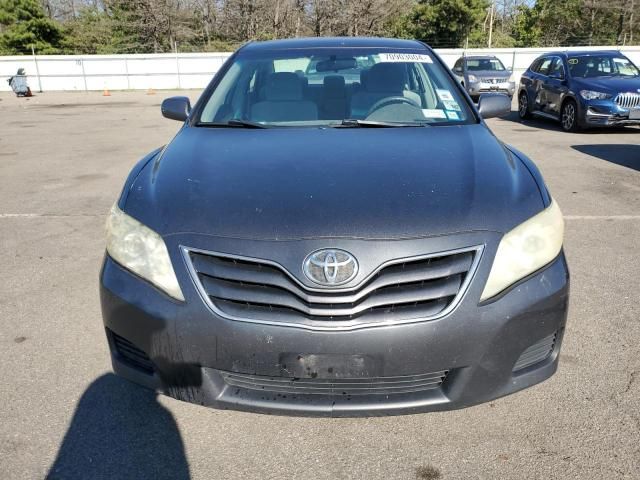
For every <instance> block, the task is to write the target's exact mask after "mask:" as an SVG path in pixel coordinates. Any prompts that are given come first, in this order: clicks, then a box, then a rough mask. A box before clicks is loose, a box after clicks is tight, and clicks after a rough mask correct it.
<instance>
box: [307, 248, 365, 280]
mask: <svg viewBox="0 0 640 480" xmlns="http://www.w3.org/2000/svg"><path fill="white" fill-rule="evenodd" d="M302 269H303V271H304V274H305V275H306V276H307V278H308V279H309V280H311V281H312V282H314V283H317V284H318V285H324V286H326V287H332V286H336V285H342V284H344V283H347V282H349V281H350V280H353V278H354V277H355V276H356V275H357V274H358V262H357V261H356V259H355V257H354V256H353V255H351V254H350V253H349V252H345V251H344V250H337V249H329V248H327V249H323V250H317V251H315V252H313V253H311V254H309V256H307V258H305V260H304V263H303V265H302Z"/></svg>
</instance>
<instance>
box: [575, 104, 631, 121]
mask: <svg viewBox="0 0 640 480" xmlns="http://www.w3.org/2000/svg"><path fill="white" fill-rule="evenodd" d="M581 110H582V115H581V117H582V125H583V126H585V127H589V126H592V127H598V126H600V127H614V126H625V125H640V109H635V111H633V109H629V108H623V107H620V106H619V105H617V104H616V103H615V102H613V101H612V100H590V101H584V100H583V103H582V104H581Z"/></svg>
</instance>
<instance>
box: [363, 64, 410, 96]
mask: <svg viewBox="0 0 640 480" xmlns="http://www.w3.org/2000/svg"><path fill="white" fill-rule="evenodd" d="M366 82H367V83H366V89H367V90H368V91H369V92H401V91H403V90H404V87H405V69H404V66H403V65H402V64H401V63H376V64H375V65H374V66H373V67H371V68H370V69H369V72H368V73H367V75H366Z"/></svg>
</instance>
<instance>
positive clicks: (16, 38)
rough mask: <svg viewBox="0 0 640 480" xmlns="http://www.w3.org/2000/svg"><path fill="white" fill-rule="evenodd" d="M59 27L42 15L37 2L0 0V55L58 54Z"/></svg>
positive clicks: (60, 35)
mask: <svg viewBox="0 0 640 480" xmlns="http://www.w3.org/2000/svg"><path fill="white" fill-rule="evenodd" d="M61 40H62V31H61V28H60V26H59V25H58V24H57V23H56V22H55V21H53V20H51V19H49V18H47V17H46V16H45V13H44V10H43V9H42V6H41V5H40V3H39V2H38V1H37V0H0V54H4V55H16V54H24V53H31V46H33V47H34V48H35V49H36V50H37V51H38V52H39V53H58V51H59V50H58V47H59V46H60V41H61Z"/></svg>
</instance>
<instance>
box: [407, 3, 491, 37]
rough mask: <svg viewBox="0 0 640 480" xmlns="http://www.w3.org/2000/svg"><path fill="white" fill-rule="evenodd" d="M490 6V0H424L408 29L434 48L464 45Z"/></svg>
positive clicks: (415, 9) (415, 11)
mask: <svg viewBox="0 0 640 480" xmlns="http://www.w3.org/2000/svg"><path fill="white" fill-rule="evenodd" d="M488 7H489V2H488V1H487V0H420V1H419V2H418V4H417V5H416V6H415V8H414V9H413V12H412V13H411V15H410V17H409V21H410V25H409V26H408V27H407V30H408V31H409V32H410V33H411V34H412V36H414V37H415V38H418V39H420V40H423V41H425V42H427V43H428V44H430V45H431V46H433V47H460V46H462V45H463V42H464V41H465V39H466V37H467V35H469V34H470V33H471V31H472V29H473V28H474V27H476V26H477V25H478V24H480V23H481V22H482V20H483V19H484V17H485V16H486V12H487V8H488Z"/></svg>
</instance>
